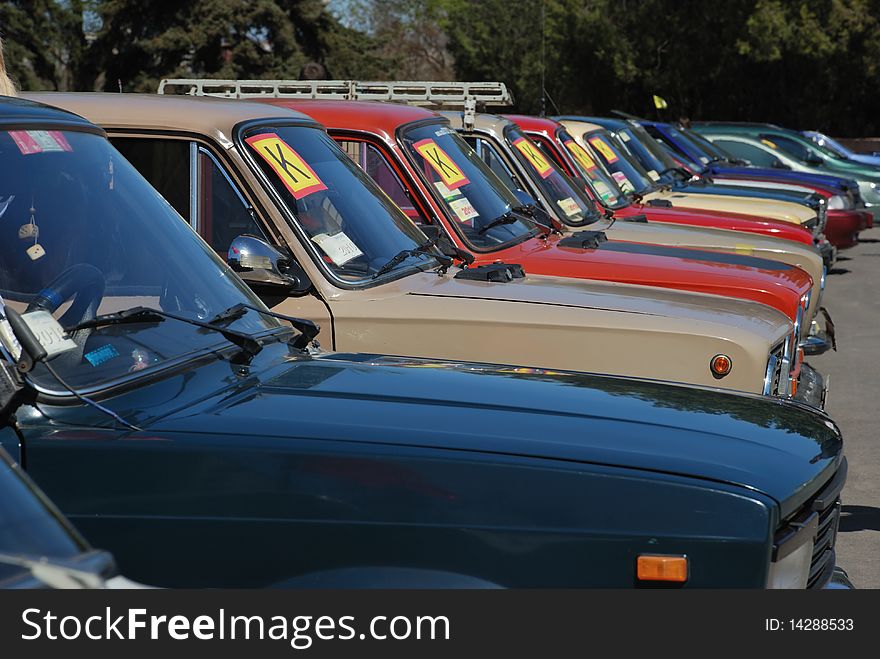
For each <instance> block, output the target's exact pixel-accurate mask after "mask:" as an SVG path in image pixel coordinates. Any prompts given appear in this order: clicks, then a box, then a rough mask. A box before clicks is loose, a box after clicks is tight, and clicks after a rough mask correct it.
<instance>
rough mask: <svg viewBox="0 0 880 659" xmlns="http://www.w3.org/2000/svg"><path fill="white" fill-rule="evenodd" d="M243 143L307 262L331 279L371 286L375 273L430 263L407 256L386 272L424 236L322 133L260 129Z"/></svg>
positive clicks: (252, 131)
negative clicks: (310, 258) (297, 235)
mask: <svg viewBox="0 0 880 659" xmlns="http://www.w3.org/2000/svg"><path fill="white" fill-rule="evenodd" d="M243 141H244V142H245V144H246V145H247V148H248V149H249V152H250V154H251V155H252V156H253V162H255V163H256V164H257V166H258V167H260V168H261V169H262V171H263V173H264V174H265V175H266V177H267V178H268V180H269V181H270V182H271V184H272V186H273V187H274V188H275V190H276V191H277V192H278V194H279V195H280V196H281V198H282V200H283V201H284V203H285V205H286V206H287V208H288V209H289V210H290V213H291V215H292V217H293V219H294V220H295V222H296V228H298V229H300V230H301V231H302V232H304V233H305V238H306V241H307V243H308V244H309V246H310V249H311V250H312V252H313V254H314V255H315V258H316V259H317V260H318V262H319V263H321V264H322V265H323V266H324V267H325V268H326V269H327V270H328V271H329V272H330V273H332V275H333V276H335V277H336V278H338V279H339V280H341V281H343V282H345V283H349V284H356V283H359V282H372V280H373V278H374V277H376V276H377V275H378V274H383V275H384V274H385V273H387V276H388V277H394V276H399V275H401V274H405V273H406V272H416V271H417V270H416V269H427V268H430V267H435V266H437V265H438V262H437V261H436V259H434V257H433V256H431V255H430V254H428V253H424V252H416V251H414V252H413V253H412V254H411V255H408V256H406V258H403V259H402V260H401V261H400V262H399V263H397V265H395V266H393V267H390V268H387V269H386V267H385V266H386V265H387V264H388V263H389V262H390V261H391V260H392V259H394V258H395V257H396V256H397V255H399V254H401V252H403V251H405V250H415V248H416V247H418V246H419V245H422V244H424V243H425V242H427V238H426V237H425V235H424V234H423V233H422V232H421V231H419V229H418V228H416V226H415V225H414V224H413V223H412V222H411V221H410V219H409V218H408V217H407V216H406V215H405V214H404V213H403V211H401V210H400V209H399V208H398V207H397V206H395V205H394V202H392V201H391V199H389V198H388V195H386V194H385V193H384V192H382V191H381V190H380V189H379V188H378V187H377V186H376V184H375V182H374V181H373V180H372V179H371V178H370V177H369V176H367V174H365V173H364V172H363V170H361V169H360V167H358V166H357V164H355V163H354V162H353V161H352V159H351V158H350V157H348V156H347V155H346V154H345V152H344V151H342V149H340V148H339V146H338V145H337V144H336V143H335V142H334V141H333V140H332V139H331V138H330V137H329V136H328V135H327V134H326V133H325V132H324V131H322V130H320V129H318V128H314V127H311V126H273V125H260V126H254V127H251V128H248V130H247V131H246V132H245V133H244V135H243ZM380 271H381V273H380ZM380 281H381V280H380Z"/></svg>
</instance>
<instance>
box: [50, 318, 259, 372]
mask: <svg viewBox="0 0 880 659" xmlns="http://www.w3.org/2000/svg"><path fill="white" fill-rule="evenodd" d="M224 313H225V312H224ZM165 318H170V319H172V320H177V321H180V322H182V323H189V324H190V325H195V326H196V327H201V328H202V329H208V330H212V331H214V332H217V333H219V334H220V335H222V336H223V338H224V339H226V340H227V341H229V342H230V343H232V344H234V345H237V346H238V347H239V348H241V349H242V351H244V352H245V353H246V355H247V357H246V361H250V360H251V359H253V358H254V357H256V356H257V355H258V354H260V351H261V350H262V349H263V346H262V345H260V342H259V341H257V340H256V339H254V338H253V337H251V336H249V335H248V334H245V333H243V332H236V331H235V330H231V329H226V328H225V327H223V326H222V325H215V324H213V323H211V322H210V321H209V322H202V321H201V320H195V319H194V318H187V317H186V316H180V315H178V314H175V313H170V312H168V311H159V310H158V309H151V308H149V307H132V308H131V309H126V310H125V311H119V312H117V313H110V314H104V315H101V316H95V317H94V318H92V319H91V320H86V321H83V322H81V323H78V324H77V325H74V326H72V327H65V328H64V331H65V332H67V333H68V334H71V333H73V332H76V331H78V330H82V329H88V328H94V327H104V326H107V325H127V324H136V323H156V322H162V321H163V320H164V319H165ZM221 322H223V319H222V318H221Z"/></svg>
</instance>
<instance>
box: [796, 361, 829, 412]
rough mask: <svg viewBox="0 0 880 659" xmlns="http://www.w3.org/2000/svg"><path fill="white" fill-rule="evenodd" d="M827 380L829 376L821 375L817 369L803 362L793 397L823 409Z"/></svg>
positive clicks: (826, 394)
mask: <svg viewBox="0 0 880 659" xmlns="http://www.w3.org/2000/svg"><path fill="white" fill-rule="evenodd" d="M828 381H829V378H826V377H823V376H822V374H821V373H820V372H819V371H817V370H816V369H814V368H813V367H812V366H810V365H809V364H807V363H806V362H804V363H803V364H801V372H800V375H798V387H797V393H796V394H795V395H794V399H795V400H798V401H800V402H802V403H806V404H807V405H810V406H812V407H816V408H818V409H820V410H823V409H825V400H826V399H827V397H828Z"/></svg>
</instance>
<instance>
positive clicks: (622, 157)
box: [584, 130, 660, 194]
mask: <svg viewBox="0 0 880 659" xmlns="http://www.w3.org/2000/svg"><path fill="white" fill-rule="evenodd" d="M584 139H585V140H586V143H587V144H588V145H589V146H590V147H592V148H593V153H594V154H595V155H596V156H598V157H599V160H600V161H601V162H602V164H603V165H604V166H605V168H606V169H607V170H608V171H609V172H610V173H611V178H613V179H614V181H615V182H616V183H617V185H618V186H619V187H620V189H621V190H622V191H623V192H624V193H625V194H629V193H630V192H636V193H638V194H647V193H649V192H651V191H653V190H654V188H655V187H656V185H655V182H656V181H659V180H660V175H659V174H658V173H657V172H656V171H651V172H646V171H645V169H644V168H643V167H642V166H641V165H640V164H639V163H638V162H637V161H636V159H635V158H633V156H632V155H631V154H629V153H628V152H626V151H625V150H624V149H623V147H621V146H620V143H619V142H618V141H617V139H616V138H615V137H612V135H611V134H610V133H608V132H607V131H604V130H602V131H596V132H593V133H589V134H588V135H585V136H584Z"/></svg>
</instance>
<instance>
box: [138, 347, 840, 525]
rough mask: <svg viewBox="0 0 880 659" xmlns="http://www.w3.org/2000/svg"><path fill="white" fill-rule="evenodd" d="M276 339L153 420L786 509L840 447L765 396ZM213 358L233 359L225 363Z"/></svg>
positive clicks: (800, 413)
mask: <svg viewBox="0 0 880 659" xmlns="http://www.w3.org/2000/svg"><path fill="white" fill-rule="evenodd" d="M270 348H272V347H270ZM270 348H267V349H266V350H265V351H264V353H263V354H261V355H260V356H259V357H258V360H257V362H255V363H254V365H253V366H252V368H251V372H250V375H249V376H248V377H245V378H242V379H240V381H239V382H238V383H236V384H235V385H233V386H230V387H225V388H223V389H221V390H220V391H216V392H215V393H214V394H213V395H209V396H207V397H204V398H203V399H201V400H199V401H188V403H187V404H186V405H185V406H181V407H179V408H178V409H177V410H176V411H173V412H170V413H169V414H167V415H165V416H164V417H162V418H159V419H156V420H155V421H154V422H153V423H152V424H151V426H150V427H148V428H146V430H147V432H150V433H154V434H155V433H159V432H162V431H169V432H171V431H174V432H197V433H205V434H209V435H215V436H218V437H219V436H228V435H246V436H248V437H249V438H259V440H258V443H259V444H260V445H261V446H264V445H265V443H266V442H268V443H270V444H273V445H275V446H277V444H278V443H279V442H281V443H283V442H285V441H288V440H291V439H296V440H297V441H302V440H303V439H307V440H319V441H333V442H359V443H371V444H382V445H383V446H385V447H389V446H391V447H393V446H406V447H421V448H429V449H439V450H450V451H455V452H456V454H457V455H459V456H460V457H462V458H466V456H463V455H462V452H479V453H484V454H485V453H494V454H504V455H516V456H528V457H532V458H539V459H551V460H562V461H576V462H584V463H594V464H602V465H610V466H614V467H624V468H632V469H639V470H648V471H655V472H663V473H671V474H680V475H684V476H689V477H694V478H701V479H710V480H713V481H718V482H723V483H730V484H734V485H739V486H742V487H745V488H749V489H754V490H758V491H760V492H763V493H765V494H767V495H768V496H771V497H773V498H774V499H776V500H777V501H778V502H780V503H781V504H783V505H782V508H783V516H785V514H786V513H787V512H788V511H789V510H791V509H794V507H796V506H798V505H800V503H801V502H802V501H803V500H804V499H805V498H807V497H808V496H810V494H812V492H814V491H815V490H817V489H818V488H819V487H820V486H821V484H822V483H824V481H826V480H827V479H828V478H830V473H831V472H832V471H833V470H834V469H835V468H836V465H837V464H838V462H839V460H840V459H841V455H842V443H841V438H840V435H839V432H838V431H837V428H836V427H835V426H834V424H833V423H832V422H831V421H829V420H828V419H827V417H825V416H824V415H822V414H820V413H816V412H813V411H808V410H807V409H805V408H802V407H800V406H797V405H794V404H790V403H784V402H779V401H772V400H769V399H766V398H763V397H760V396H752V395H739V394H729V393H723V392H719V391H715V390H712V389H703V388H694V387H687V386H678V385H669V384H664V383H657V382H651V381H639V380H632V379H627V378H617V377H610V376H600V375H589V374H583V373H574V372H564V371H545V370H539V369H522V368H513V367H503V366H495V365H479V364H468V363H461V362H437V361H430V360H424V359H410V358H399V357H384V356H375V355H354V354H327V355H325V356H322V357H317V358H311V357H303V358H293V359H292V358H290V357H289V356H288V355H287V354H286V350H284V351H282V350H281V346H274V348H275V349H274V350H270ZM206 368H207V370H209V371H210V370H211V369H215V368H220V369H223V368H225V370H226V373H227V374H228V371H229V365H228V364H224V363H223V362H217V363H215V364H213V365H211V366H209V367H206ZM200 370H203V369H200ZM216 381H217V380H215V382H216Z"/></svg>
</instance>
